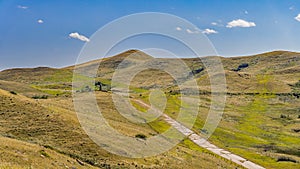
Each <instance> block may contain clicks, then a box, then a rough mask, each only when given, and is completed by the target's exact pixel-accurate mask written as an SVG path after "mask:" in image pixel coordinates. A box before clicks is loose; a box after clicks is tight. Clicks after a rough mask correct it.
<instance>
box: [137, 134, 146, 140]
mask: <svg viewBox="0 0 300 169" xmlns="http://www.w3.org/2000/svg"><path fill="white" fill-rule="evenodd" d="M135 138H140V139H144V140H146V138H147V136H145V135H144V134H137V135H135Z"/></svg>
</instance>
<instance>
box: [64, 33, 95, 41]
mask: <svg viewBox="0 0 300 169" xmlns="http://www.w3.org/2000/svg"><path fill="white" fill-rule="evenodd" d="M69 37H71V38H74V39H79V40H81V41H83V42H89V41H90V39H89V38H87V37H85V36H83V35H80V34H79V33H78V32H73V33H70V34H69Z"/></svg>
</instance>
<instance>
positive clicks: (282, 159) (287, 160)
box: [277, 156, 297, 163]
mask: <svg viewBox="0 0 300 169" xmlns="http://www.w3.org/2000/svg"><path fill="white" fill-rule="evenodd" d="M280 161H286V162H293V163H296V162H297V161H296V160H295V159H293V158H291V157H285V156H280V157H278V158H277V162H280Z"/></svg>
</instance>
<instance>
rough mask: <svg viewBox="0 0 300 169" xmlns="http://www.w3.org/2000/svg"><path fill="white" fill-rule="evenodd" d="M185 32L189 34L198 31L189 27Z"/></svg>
mask: <svg viewBox="0 0 300 169" xmlns="http://www.w3.org/2000/svg"><path fill="white" fill-rule="evenodd" d="M186 32H187V33H189V34H192V33H199V31H198V30H197V29H196V30H194V31H192V30H190V29H186Z"/></svg>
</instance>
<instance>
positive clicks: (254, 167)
mask: <svg viewBox="0 0 300 169" xmlns="http://www.w3.org/2000/svg"><path fill="white" fill-rule="evenodd" d="M133 101H135V102H137V103H139V104H141V105H143V106H145V107H147V108H150V106H149V105H148V104H146V103H144V102H142V101H141V100H136V99H133ZM162 116H163V117H164V119H165V121H166V122H167V123H169V124H170V125H171V126H173V127H174V128H175V129H177V130H178V131H179V132H181V133H182V134H184V135H185V136H186V137H188V138H189V139H190V140H191V141H193V142H194V143H195V144H196V145H198V146H200V147H202V148H204V149H206V150H209V151H211V152H213V153H214V154H217V155H219V156H221V157H223V158H225V159H228V160H230V161H232V162H234V163H236V164H238V165H241V166H243V167H245V168H248V169H264V167H262V166H260V165H258V164H255V163H253V162H251V161H249V160H247V159H245V158H243V157H240V156H238V155H236V154H233V153H231V152H229V151H226V150H224V149H221V148H219V147H217V146H215V145H213V144H211V143H210V142H208V141H207V140H206V139H204V138H202V137H201V136H200V135H198V134H196V133H195V132H193V131H192V130H190V129H188V128H187V127H185V126H184V125H182V124H180V123H179V122H177V121H176V120H174V119H172V118H171V117H169V116H168V115H166V114H162Z"/></svg>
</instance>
